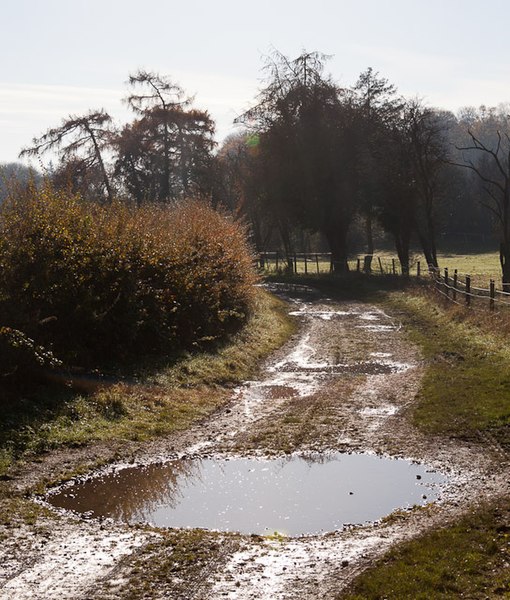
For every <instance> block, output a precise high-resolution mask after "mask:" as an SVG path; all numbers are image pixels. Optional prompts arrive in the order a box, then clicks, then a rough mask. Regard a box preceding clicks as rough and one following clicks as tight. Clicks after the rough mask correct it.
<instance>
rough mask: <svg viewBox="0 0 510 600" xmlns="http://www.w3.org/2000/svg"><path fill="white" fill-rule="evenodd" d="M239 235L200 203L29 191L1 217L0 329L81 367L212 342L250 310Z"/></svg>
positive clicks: (246, 257)
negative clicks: (138, 202) (100, 199)
mask: <svg viewBox="0 0 510 600" xmlns="http://www.w3.org/2000/svg"><path fill="white" fill-rule="evenodd" d="M245 240H246V238H245V232H244V230H243V227H241V226H239V224H237V223H235V222H233V221H232V220H231V219H229V218H227V217H226V216H225V215H223V214H220V213H218V212H215V211H214V210H212V209H211V208H210V207H209V206H207V205H206V204H204V203H201V202H199V201H194V200H190V201H187V202H184V203H183V204H181V205H179V206H173V207H170V208H168V207H161V206H144V207H142V208H134V207H132V206H128V205H125V204H121V203H113V204H112V205H109V206H104V205H98V204H90V203H84V202H83V201H82V200H80V198H79V197H76V196H72V195H69V194H67V193H64V192H56V191H55V190H53V189H51V188H48V187H47V188H45V189H42V190H31V191H30V192H29V193H27V194H25V195H24V197H18V198H16V199H11V200H9V201H7V202H6V203H5V205H4V206H3V207H2V209H1V212H0V272H1V273H2V277H1V278H0V314H2V321H3V322H2V323H0V325H5V326H9V327H13V328H15V329H19V330H21V331H23V332H25V333H26V334H27V335H29V336H30V338H33V339H34V340H36V343H37V344H42V345H43V346H46V347H50V348H52V349H53V350H54V351H55V353H56V354H57V355H58V356H60V357H62V358H64V359H65V360H66V361H67V362H72V363H80V364H85V365H97V364H100V363H101V362H103V361H104V360H105V359H108V360H116V359H122V358H125V357H128V356H130V355H135V354H136V355H140V354H142V353H152V352H158V353H160V352H174V351H179V350H181V349H183V348H190V347H193V346H194V345H197V344H204V343H207V342H210V341H213V340H217V339H219V338H221V337H222V336H224V335H225V334H226V333H228V332H229V331H231V330H233V329H235V328H236V327H238V326H239V325H240V324H242V322H243V321H244V320H245V318H246V316H247V314H248V312H249V310H250V306H251V302H252V294H253V292H252V285H253V283H254V281H255V275H254V274H253V270H252V257H251V254H250V251H249V249H248V247H247V244H246V241H245Z"/></svg>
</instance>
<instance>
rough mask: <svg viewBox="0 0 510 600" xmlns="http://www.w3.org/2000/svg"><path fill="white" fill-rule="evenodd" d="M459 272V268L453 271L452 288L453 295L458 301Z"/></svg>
mask: <svg viewBox="0 0 510 600" xmlns="http://www.w3.org/2000/svg"><path fill="white" fill-rule="evenodd" d="M458 277H459V275H458V273H457V269H455V271H454V272H453V290H452V296H453V299H454V300H455V301H456V300H457V281H458Z"/></svg>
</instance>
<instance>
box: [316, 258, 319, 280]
mask: <svg viewBox="0 0 510 600" xmlns="http://www.w3.org/2000/svg"><path fill="white" fill-rule="evenodd" d="M315 264H316V265H317V275H318V274H319V255H318V254H316V255H315Z"/></svg>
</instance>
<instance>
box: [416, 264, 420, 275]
mask: <svg viewBox="0 0 510 600" xmlns="http://www.w3.org/2000/svg"><path fill="white" fill-rule="evenodd" d="M419 276H420V261H418V262H417V263H416V277H419Z"/></svg>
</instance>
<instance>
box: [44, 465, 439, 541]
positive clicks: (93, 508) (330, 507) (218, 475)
mask: <svg viewBox="0 0 510 600" xmlns="http://www.w3.org/2000/svg"><path fill="white" fill-rule="evenodd" d="M442 482H444V477H443V476H442V475H440V474H437V473H433V472H428V471H427V470H426V469H425V468H424V467H423V466H421V465H416V464H413V463H410V462H408V461H405V460H400V459H399V460H396V459H388V458H381V457H377V456H372V455H365V454H340V453H337V454H333V455H330V456H328V458H324V457H322V458H321V460H320V461H314V460H310V459H307V458H302V457H292V458H290V459H289V458H288V459H273V460H260V459H255V458H237V459H230V460H227V459H212V458H206V459H181V460H173V461H170V462H167V463H163V464H152V465H149V466H136V467H128V468H122V469H117V470H114V471H112V472H109V473H107V474H103V475H101V476H97V477H93V478H89V479H86V480H84V481H76V482H70V483H69V484H67V485H66V486H64V487H62V488H59V489H57V490H55V491H54V492H52V493H50V494H49V495H48V497H47V500H48V502H50V503H51V504H52V505H53V506H55V507H59V508H64V509H67V510H73V511H76V512H79V513H87V514H89V515H90V516H93V517H111V518H113V519H116V520H119V521H123V522H127V523H140V522H148V523H152V524H153V525H155V526H157V527H203V528H208V529H219V530H222V531H239V532H242V533H257V534H268V533H272V532H274V531H278V532H281V533H284V534H286V535H301V534H312V533H320V532H323V531H332V530H335V529H339V528H341V527H342V525H345V524H346V523H362V522H367V521H374V520H377V519H379V518H381V517H383V516H385V515H387V514H389V513H390V512H392V511H393V510H395V509H396V508H399V507H406V506H410V505H414V504H423V503H426V502H428V501H430V500H435V499H437V496H438V484H440V483H442Z"/></svg>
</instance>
